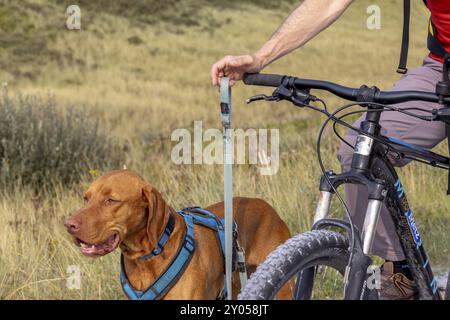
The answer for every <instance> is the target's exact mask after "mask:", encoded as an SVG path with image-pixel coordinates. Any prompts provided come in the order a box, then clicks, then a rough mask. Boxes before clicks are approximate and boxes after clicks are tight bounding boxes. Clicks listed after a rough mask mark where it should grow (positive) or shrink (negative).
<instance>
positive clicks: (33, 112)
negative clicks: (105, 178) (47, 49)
mask: <svg viewBox="0 0 450 320" xmlns="http://www.w3.org/2000/svg"><path fill="white" fill-rule="evenodd" d="M0 100H1V101H0V114H1V116H0V185H1V187H5V186H8V185H11V184H15V183H20V184H22V185H30V186H31V187H33V188H34V189H35V190H40V189H41V188H44V189H51V186H52V185H53V184H54V183H60V184H62V185H64V186H68V185H70V184H72V183H75V182H77V181H79V180H80V179H81V177H82V176H83V175H84V174H87V173H88V172H89V171H90V170H92V169H95V170H97V169H99V170H105V169H109V168H118V167H119V166H120V164H121V162H122V159H123V153H122V151H121V149H120V148H119V147H118V146H117V145H114V144H113V143H112V142H111V140H110V139H109V138H108V137H107V136H106V135H105V134H104V133H102V132H101V131H100V130H99V125H98V121H95V120H92V119H91V118H90V117H89V116H87V115H86V113H84V112H83V110H82V109H76V108H74V107H71V108H68V109H66V110H64V112H63V111H62V110H60V109H59V108H57V107H56V105H55V102H54V100H53V99H51V98H48V99H47V100H45V101H44V100H42V99H40V98H39V97H36V96H27V97H23V96H18V97H17V98H15V99H10V98H9V97H8V95H7V93H4V94H3V97H2V99H0Z"/></svg>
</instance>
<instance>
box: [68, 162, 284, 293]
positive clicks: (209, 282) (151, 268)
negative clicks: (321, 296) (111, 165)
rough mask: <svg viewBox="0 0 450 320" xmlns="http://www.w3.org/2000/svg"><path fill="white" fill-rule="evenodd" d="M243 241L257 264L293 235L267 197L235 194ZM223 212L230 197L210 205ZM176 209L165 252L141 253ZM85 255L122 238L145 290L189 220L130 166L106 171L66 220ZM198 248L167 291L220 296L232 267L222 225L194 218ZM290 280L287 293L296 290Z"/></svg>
mask: <svg viewBox="0 0 450 320" xmlns="http://www.w3.org/2000/svg"><path fill="white" fill-rule="evenodd" d="M233 209H234V219H235V221H236V223H237V225H238V232H239V234H238V241H239V243H240V245H241V247H242V248H243V249H244V250H245V252H246V264H247V270H248V272H249V274H250V273H252V272H254V271H255V269H256V267H257V266H258V265H259V264H260V263H262V262H263V261H264V260H265V258H266V256H267V255H268V254H269V253H270V252H271V251H273V250H274V249H275V248H276V247H277V246H278V245H280V244H281V243H283V242H284V241H286V240H287V239H288V238H289V237H290V234H289V230H288V228H287V226H286V224H285V223H284V222H283V221H282V220H281V219H280V217H279V216H278V215H277V213H276V212H275V210H274V209H273V208H272V207H271V206H270V205H269V204H268V203H267V202H265V201H264V200H260V199H251V198H241V197H237V198H234V199H233ZM206 210H209V211H211V212H213V213H215V214H216V215H217V216H218V217H220V218H222V217H223V214H224V212H223V211H224V208H223V202H220V203H217V204H214V205H211V206H209V207H207V208H206ZM169 214H172V215H173V217H174V218H175V227H174V229H173V232H172V233H171V235H170V238H169V240H168V242H167V243H166V245H165V247H164V250H163V252H162V253H161V254H159V255H156V256H154V257H152V258H151V259H148V260H145V261H144V260H140V259H138V258H139V257H141V256H143V255H145V254H148V253H149V252H151V251H152V250H153V249H154V248H156V247H157V244H158V240H159V238H160V236H161V234H162V233H163V231H164V230H165V227H166V225H167V222H168V219H169ZM64 225H65V226H66V227H67V230H68V231H69V233H70V234H71V235H72V236H73V237H74V241H75V243H76V244H77V245H78V246H80V249H81V252H82V253H83V254H84V255H87V256H91V257H98V256H103V255H105V254H107V253H110V252H112V251H113V250H114V249H116V248H117V247H119V246H120V249H121V250H122V253H123V257H124V269H125V272H126V275H127V277H128V279H129V282H130V284H131V285H132V286H133V287H134V288H135V289H137V290H140V291H144V290H146V289H147V287H148V286H149V285H151V284H152V283H153V281H154V280H155V279H156V278H157V277H158V276H159V275H160V274H161V273H162V272H163V271H164V270H165V269H166V267H167V266H168V264H169V263H170V262H171V260H172V259H173V257H174V255H175V254H176V253H177V251H178V249H179V248H180V246H181V245H182V240H183V239H184V235H185V230H186V226H185V222H184V219H183V217H182V216H181V215H179V214H177V213H176V211H175V210H174V209H173V208H171V207H170V206H169V205H168V204H167V203H166V202H165V201H164V199H163V198H162V197H161V194H160V193H159V192H158V191H157V190H156V189H155V188H153V187H152V186H151V185H150V184H149V183H148V182H146V181H145V180H144V179H143V178H141V177H140V176H139V175H137V174H136V173H134V172H132V171H130V170H118V171H112V172H110V173H108V174H106V175H104V176H102V177H100V178H98V179H97V180H96V181H94V183H93V184H92V185H91V187H90V188H89V189H88V191H87V192H86V194H85V206H84V207H83V208H82V209H80V210H78V211H77V212H75V213H73V214H72V215H71V216H70V217H68V218H67V219H66V221H65V223H64ZM194 235H195V242H196V250H195V251H194V255H193V257H192V259H191V260H190V262H189V265H188V266H187V268H186V269H185V271H184V273H183V275H182V277H181V278H180V279H179V280H178V282H177V283H176V284H175V285H174V286H173V287H172V288H171V289H170V290H169V291H168V292H167V294H166V295H165V296H164V299H216V298H217V297H218V295H219V293H220V291H221V289H222V287H223V283H224V270H223V258H222V253H221V250H220V244H219V242H218V241H217V237H216V235H215V234H214V231H213V230H211V229H208V228H206V227H204V226H201V225H195V226H194ZM239 287H240V286H239V276H238V274H237V273H236V272H235V274H234V275H233V296H234V298H236V295H237V292H238V290H239ZM291 297H292V293H291V288H290V287H289V286H286V287H285V288H283V290H282V291H281V292H280V295H279V298H291Z"/></svg>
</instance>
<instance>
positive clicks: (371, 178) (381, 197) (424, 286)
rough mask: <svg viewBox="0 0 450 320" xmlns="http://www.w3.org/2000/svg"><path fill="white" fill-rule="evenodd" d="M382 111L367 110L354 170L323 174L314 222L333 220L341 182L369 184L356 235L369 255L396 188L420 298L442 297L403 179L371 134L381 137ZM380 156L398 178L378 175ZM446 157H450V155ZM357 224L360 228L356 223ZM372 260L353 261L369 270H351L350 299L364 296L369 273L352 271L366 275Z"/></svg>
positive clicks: (401, 231)
mask: <svg viewBox="0 0 450 320" xmlns="http://www.w3.org/2000/svg"><path fill="white" fill-rule="evenodd" d="M380 114H381V111H380V112H368V113H366V119H365V121H363V122H362V123H361V130H362V132H361V133H359V134H358V136H357V139H356V144H355V148H354V153H353V159H352V165H351V170H350V171H349V172H344V173H341V174H334V173H333V172H327V173H326V174H325V175H324V176H322V178H321V183H320V192H321V196H320V198H319V202H318V204H317V209H316V212H315V216H314V223H315V225H317V224H318V222H320V221H323V223H322V224H321V227H324V225H326V224H327V223H326V220H331V219H327V217H328V216H329V209H330V205H331V201H332V196H333V194H334V193H335V191H336V189H337V188H338V187H339V186H340V185H342V184H346V183H357V184H362V185H365V186H367V188H368V206H367V210H366V213H365V219H364V226H363V230H362V233H361V240H359V237H356V241H361V243H359V244H357V246H356V247H361V248H362V252H363V255H365V256H368V255H369V254H370V252H371V249H372V245H373V242H374V238H375V233H376V228H377V225H378V219H379V215H380V211H381V207H382V205H383V202H384V201H385V199H386V195H387V193H388V191H389V190H390V191H391V192H392V191H393V190H395V193H396V195H397V197H396V199H395V202H396V203H394V204H391V205H394V206H395V207H397V208H398V209H399V210H401V212H398V214H392V210H390V212H391V217H392V220H393V223H394V226H395V228H396V231H397V235H398V237H399V240H400V243H401V246H402V248H403V251H404V254H405V256H406V260H407V262H408V264H409V267H410V269H411V273H412V275H413V277H414V280H415V281H416V284H417V286H418V291H419V298H421V299H441V297H440V295H439V292H438V288H437V281H436V279H435V277H434V275H433V272H432V269H431V266H430V263H429V261H428V257H427V255H426V252H425V249H424V246H423V242H422V238H421V236H420V233H419V230H418V228H417V225H416V222H415V219H414V216H413V212H412V209H411V208H410V207H409V204H408V201H407V198H406V193H405V191H404V189H403V186H402V184H401V182H400V179H399V178H398V176H397V174H396V172H395V170H394V168H393V166H392V164H391V163H390V161H389V160H388V159H387V157H386V155H385V153H383V150H384V147H383V145H382V144H381V143H380V142H378V141H375V140H374V139H372V138H371V137H370V136H369V135H371V136H375V137H381V135H380V125H379V120H380ZM364 133H367V134H368V135H365V134H364ZM394 142H395V143H396V144H401V145H403V146H404V147H405V148H407V149H411V150H413V149H414V146H412V145H409V144H407V143H402V141H400V140H395V141H394ZM413 151H414V150H413ZM415 151H417V150H415ZM425 157H426V155H425ZM377 158H378V160H379V161H382V162H383V163H384V164H385V165H386V167H387V168H388V169H389V170H390V171H391V172H390V173H391V174H392V177H394V178H395V179H396V181H385V180H383V179H378V178H377V177H376V174H375V173H374V172H373V171H372V169H371V168H372V167H371V165H372V163H373V161H375V159H377ZM433 160H435V159H433ZM446 160H447V161H448V159H446ZM445 162H446V161H445V160H443V161H442V164H443V165H448V162H446V163H445ZM330 225H333V223H330ZM354 228H356V226H355V227H354ZM405 235H406V236H405ZM370 264H371V260H364V262H362V263H355V265H353V264H352V263H351V264H350V265H353V268H356V269H361V268H365V270H356V271H358V272H359V273H357V272H353V273H352V272H351V271H350V276H349V275H348V274H347V275H346V278H347V277H348V282H347V285H346V299H360V298H361V296H362V294H363V293H364V290H365V286H366V283H365V281H366V277H362V276H353V277H352V274H353V275H356V274H359V275H360V274H361V272H363V273H364V274H365V275H366V274H367V273H366V270H367V267H368V265H370ZM347 271H348V270H347Z"/></svg>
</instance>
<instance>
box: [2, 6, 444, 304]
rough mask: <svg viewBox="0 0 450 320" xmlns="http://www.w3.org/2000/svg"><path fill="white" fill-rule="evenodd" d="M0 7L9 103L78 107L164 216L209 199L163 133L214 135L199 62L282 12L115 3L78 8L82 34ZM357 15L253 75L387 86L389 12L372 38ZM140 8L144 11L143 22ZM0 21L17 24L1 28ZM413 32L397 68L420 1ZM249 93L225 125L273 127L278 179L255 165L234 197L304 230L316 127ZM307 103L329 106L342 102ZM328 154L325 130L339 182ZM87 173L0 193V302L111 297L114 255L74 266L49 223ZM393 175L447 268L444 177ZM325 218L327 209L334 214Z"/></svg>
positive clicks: (417, 48) (70, 202)
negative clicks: (76, 276) (23, 98)
mask: <svg viewBox="0 0 450 320" xmlns="http://www.w3.org/2000/svg"><path fill="white" fill-rule="evenodd" d="M119 2H120V1H117V2H115V3H119ZM0 3H1V4H2V6H1V9H0V32H1V33H2V37H0V39H1V40H0V41H1V42H2V46H0V47H1V49H0V66H1V68H0V81H1V82H7V83H8V88H9V90H10V94H12V95H14V94H19V93H26V94H38V95H46V94H48V93H49V94H51V95H52V97H54V100H55V103H56V104H57V105H59V106H66V105H67V106H69V105H73V106H86V108H84V109H83V110H84V112H85V113H86V115H88V116H89V117H92V118H93V119H96V120H98V121H99V124H100V126H101V128H102V130H103V131H104V132H108V133H109V136H110V138H111V140H112V141H114V142H115V143H117V144H119V145H125V146H126V148H125V153H126V154H125V157H126V160H125V162H126V164H127V166H128V167H129V168H131V169H133V170H135V171H137V172H139V173H140V174H142V175H143V176H144V177H145V178H147V179H148V180H149V181H151V182H152V184H154V185H155V186H156V187H157V188H158V189H159V190H160V191H161V192H162V193H163V195H164V197H165V198H166V199H167V201H168V202H169V203H170V204H171V205H172V206H173V207H175V208H181V207H184V206H189V205H207V204H210V203H213V202H216V201H220V200H221V198H222V168H221V167H220V166H200V165H192V166H177V165H175V164H173V163H172V162H171V159H170V151H171V147H172V145H173V143H171V142H170V133H171V132H172V131H173V130H174V129H176V128H188V129H192V123H193V121H195V120H202V121H203V127H204V129H206V128H220V119H219V108H218V93H217V91H216V90H214V89H212V88H211V86H210V82H209V68H210V65H211V64H212V63H213V62H214V61H215V60H217V59H219V58H220V57H221V56H223V55H225V54H229V53H230V54H233V53H243V52H253V51H255V50H256V49H257V48H258V47H259V46H260V45H261V44H262V43H263V42H264V40H265V39H267V38H268V37H269V36H270V35H271V33H272V32H273V31H274V30H275V28H276V27H277V26H278V24H279V23H280V22H281V21H282V19H283V17H284V16H285V15H286V14H287V13H288V12H289V11H290V10H291V9H293V8H294V6H295V2H290V1H286V2H282V4H281V5H280V7H279V8H273V7H265V6H264V3H261V2H260V3H259V4H258V2H257V1H252V2H245V4H242V3H240V2H238V1H233V2H231V4H232V5H230V6H228V5H227V6H224V5H222V4H220V2H219V1H217V2H216V1H213V2H207V3H206V2H204V1H203V2H202V1H201V0H198V1H194V0H191V1H186V2H184V5H183V6H177V4H178V2H174V1H169V2H167V7H164V8H163V9H161V8H159V9H158V8H157V7H151V6H148V7H147V5H151V4H152V3H153V2H152V1H139V3H140V5H142V6H143V7H142V8H143V9H141V10H137V11H136V10H135V9H133V8H131V7H130V6H125V7H120V5H119V4H117V6H116V5H111V7H109V6H108V5H107V6H106V8H105V9H102V8H103V6H102V5H101V1H100V2H95V4H94V2H92V1H84V2H83V1H81V2H80V7H81V13H82V19H81V23H82V29H81V31H69V30H67V29H65V28H64V22H65V17H64V12H65V4H66V3H65V2H64V1H56V2H53V1H45V0H27V1H22V2H20V5H19V4H17V3H15V2H12V1H6V0H3V1H0ZM108 3H109V2H108ZM120 3H122V5H123V3H125V2H124V1H121V2H120ZM269 3H271V2H269ZM370 4H373V1H366V0H360V1H356V2H355V3H354V4H353V5H352V6H351V7H350V9H349V10H348V11H347V12H346V13H345V15H344V17H343V18H342V19H341V20H340V21H339V22H337V23H336V24H335V25H333V26H332V27H331V28H330V29H329V30H327V31H326V32H323V33H322V34H320V35H319V36H318V37H317V38H316V39H315V40H314V41H313V42H311V43H310V44H308V45H307V46H305V48H303V49H301V50H298V51H296V52H294V53H292V54H291V55H289V56H286V57H285V58H283V59H281V60H279V61H277V62H276V63H274V64H273V65H272V66H270V67H268V68H267V70H265V71H266V72H274V73H281V74H283V73H284V74H296V75H299V76H303V77H309V78H317V79H327V80H330V81H336V82H339V83H342V84H346V85H349V86H359V85H361V84H364V83H365V84H368V85H372V84H376V85H377V86H379V87H380V88H383V89H387V88H389V86H390V85H391V84H392V83H393V82H394V81H395V80H397V79H398V75H397V74H396V73H395V69H396V63H397V62H398V51H399V47H400V36H401V19H399V15H400V12H401V4H399V3H396V2H394V1H378V2H376V4H378V5H379V6H380V7H381V10H382V28H381V29H380V30H374V31H370V30H368V29H367V28H366V27H365V23H366V18H367V14H366V8H367V6H368V5H370ZM180 7H181V8H182V9H179V10H181V11H178V10H177V8H180ZM152 8H153V9H152ZM133 10H134V11H133ZM147 10H149V11H148V12H152V13H151V14H143V13H142V12H147ZM152 10H155V11H152ZM158 10H163V11H158ZM162 12H164V14H163V13H162ZM11 14H14V15H16V16H17V17H20V18H18V19H11V18H10V17H11ZM193 21H194V22H193ZM412 21H413V25H412V30H411V37H412V39H411V48H410V62H409V64H410V67H412V66H417V65H419V64H420V63H421V59H422V58H423V57H424V56H425V55H426V49H425V39H426V26H427V14H426V11H425V8H423V7H422V6H421V4H419V2H415V3H413V16H412ZM261 92H265V93H270V90H267V89H262V88H250V87H245V86H243V85H238V86H236V87H235V88H234V89H233V100H234V106H235V107H234V125H235V127H240V128H251V127H253V128H265V127H270V128H279V129H280V137H281V150H280V152H281V160H282V161H281V163H280V169H279V171H278V174H277V175H275V176H271V177H264V176H260V175H258V174H257V171H256V169H255V167H254V166H250V165H247V166H237V167H236V168H235V193H236V194H239V195H243V196H258V197H262V198H264V199H266V200H267V201H268V202H269V203H271V204H272V205H273V206H274V207H275V208H276V209H277V211H278V212H279V213H280V215H281V216H282V218H283V219H284V220H285V221H286V222H287V223H288V225H289V227H290V229H291V230H292V232H293V233H296V232H301V231H305V230H307V229H308V228H309V227H310V225H311V220H312V214H313V212H314V208H315V202H316V199H317V195H318V190H317V188H318V183H317V182H318V177H319V176H320V170H319V166H318V164H317V161H316V155H315V151H314V148H315V140H316V137H317V132H318V129H319V126H320V124H321V121H322V120H323V118H321V117H320V116H319V115H317V114H315V113H312V112H310V111H306V110H299V109H296V108H294V107H292V106H290V105H288V104H286V103H279V104H276V105H274V104H264V103H255V104H254V105H252V106H245V105H244V100H245V98H247V97H248V96H250V95H252V94H256V93H261ZM320 96H321V97H322V98H324V99H326V101H327V102H328V104H329V106H330V107H331V108H334V107H337V106H338V105H339V104H340V103H342V102H343V101H341V100H339V99H337V98H334V97H332V96H330V95H327V94H322V93H321V94H320ZM63 112H64V111H63ZM445 148H446V146H445V145H441V146H440V147H439V148H438V150H439V151H441V152H443V153H445V152H446V149H445ZM337 149H338V140H337V139H336V138H335V137H334V136H333V134H332V133H331V132H330V131H328V133H327V135H326V137H325V140H324V142H323V155H326V157H325V159H326V166H327V167H328V168H330V167H332V168H334V169H335V170H336V171H339V165H338V162H337V160H336V153H337ZM100 173H101V172H95V171H94V172H92V174H91V175H90V174H89V172H80V174H81V175H82V176H83V177H84V178H83V180H82V181H81V182H79V183H77V184H74V185H72V186H71V187H69V188H67V187H64V186H62V185H58V184H56V186H55V188H56V192H53V193H52V194H50V193H46V192H42V193H41V194H39V195H38V196H37V195H36V194H35V192H33V191H32V190H31V189H29V188H28V187H23V186H19V185H16V186H14V185H13V186H10V187H9V188H7V189H4V190H1V191H0V193H1V196H0V298H2V299H44V298H47V299H121V298H124V296H123V294H122V292H121V289H120V283H119V280H118V270H119V263H118V262H119V260H118V253H113V254H111V255H108V256H106V257H103V258H100V259H96V260H93V259H88V258H85V257H83V256H81V254H80V253H79V252H78V251H77V249H76V248H75V246H74V245H73V244H71V241H70V238H69V237H68V235H67V234H66V232H65V230H64V228H63V226H62V221H63V218H64V217H65V216H67V215H68V214H69V213H70V212H71V211H73V210H75V209H77V208H78V207H79V206H81V205H82V193H83V190H85V189H86V187H87V186H88V185H89V183H90V182H91V181H92V180H93V179H94V178H95V177H96V176H97V175H98V174H100ZM400 174H401V177H402V181H403V184H404V186H405V189H406V191H407V194H408V196H409V202H410V204H411V206H412V208H413V209H414V212H415V216H416V220H417V221H418V225H419V228H420V230H421V233H422V234H423V238H424V244H425V247H426V249H427V250H428V251H429V253H430V256H431V261H432V262H433V263H434V264H437V265H439V266H442V267H447V266H448V264H449V262H450V261H449V258H448V257H449V256H450V255H449V247H450V246H449V244H450V235H449V234H448V232H446V231H447V230H448V226H449V225H450V214H449V212H450V203H449V201H448V199H447V198H446V195H445V190H446V187H447V186H446V173H445V172H443V171H441V170H438V169H433V168H429V167H427V166H424V165H420V164H412V165H410V166H407V167H405V168H402V169H401V170H400ZM338 208H339V207H338V205H337V203H336V204H334V205H333V211H334V212H335V213H336V214H339V209H338ZM71 265H78V266H79V267H80V269H81V274H82V278H81V281H82V282H81V289H80V290H68V289H67V287H66V280H67V277H68V274H67V272H66V271H67V268H68V267H69V266H71Z"/></svg>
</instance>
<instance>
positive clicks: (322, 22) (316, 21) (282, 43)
mask: <svg viewBox="0 0 450 320" xmlns="http://www.w3.org/2000/svg"><path fill="white" fill-rule="evenodd" d="M352 1H353V0H305V1H303V3H302V4H301V5H300V6H299V7H298V8H297V9H295V10H294V11H293V12H292V13H291V14H290V15H289V16H288V17H287V18H286V20H285V21H284V22H283V23H282V24H281V26H280V27H279V28H278V30H277V31H276V32H275V33H274V34H273V35H272V37H271V38H270V39H269V40H268V41H267V42H266V43H265V44H264V45H263V46H262V47H261V49H259V50H258V51H257V52H256V53H255V56H256V57H258V59H260V61H261V62H262V65H263V67H264V66H266V65H268V64H269V63H271V62H273V61H274V60H276V59H278V58H281V57H282V56H284V55H285V54H287V53H289V52H291V51H292V50H294V49H297V48H299V47H301V46H302V45H304V44H305V43H306V42H308V41H309V40H310V39H312V38H314V37H315V36H316V35H317V34H319V33H320V32H321V31H322V30H324V29H326V28H327V27H328V26H329V25H331V24H332V23H333V22H334V21H336V20H337V19H338V18H339V17H340V16H341V15H342V13H343V12H344V11H345V9H346V8H347V7H348V6H349V5H350V3H351V2H352Z"/></svg>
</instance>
